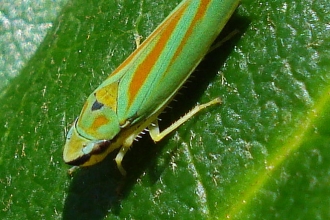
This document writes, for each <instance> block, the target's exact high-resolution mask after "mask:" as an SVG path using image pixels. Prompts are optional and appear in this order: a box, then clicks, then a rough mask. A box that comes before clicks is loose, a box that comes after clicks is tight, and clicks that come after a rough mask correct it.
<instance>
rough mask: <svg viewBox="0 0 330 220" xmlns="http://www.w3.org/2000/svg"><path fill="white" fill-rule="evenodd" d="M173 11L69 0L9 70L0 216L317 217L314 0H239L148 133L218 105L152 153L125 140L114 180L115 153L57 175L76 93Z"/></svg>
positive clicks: (323, 168)
mask: <svg viewBox="0 0 330 220" xmlns="http://www.w3.org/2000/svg"><path fill="white" fill-rule="evenodd" d="M179 2H180V1H179V0H171V1H165V0H160V1H157V2H155V1H153V0H145V1H142V0H140V1H70V2H68V3H67V4H65V5H64V6H63V7H62V8H61V12H60V13H59V16H58V17H57V18H56V21H55V22H54V23H53V24H52V25H51V26H52V28H51V29H50V30H49V31H48V32H47V36H46V37H45V38H44V40H43V41H42V42H41V43H40V45H38V46H37V51H36V53H35V54H34V55H33V56H32V57H31V58H30V59H28V60H27V62H26V64H25V65H24V68H23V69H21V67H20V65H13V66H14V67H13V68H15V71H16V72H19V74H18V75H17V77H16V78H14V79H12V80H8V81H6V82H5V83H4V84H2V80H1V86H2V87H0V89H1V92H0V94H1V96H0V102H1V109H0V125H1V127H0V140H1V148H0V149H1V150H0V168H1V172H0V189H1V192H0V194H1V196H0V217H1V219H73V218H74V219H124V218H126V219H142V218H143V219H226V218H231V219H248V218H250V219H289V218H292V217H294V218H295V219H328V218H330V211H329V207H330V188H329V182H330V154H329V147H330V129H329V124H330V100H329V99H330V96H329V94H330V86H329V85H330V64H329V58H330V52H329V51H330V50H329V49H330V44H329V42H330V26H329V24H330V16H329V13H328V12H329V10H330V6H329V4H328V2H327V1H325V0H321V1H308V0H304V1H279V0H276V1H261V0H259V1H243V2H242V4H241V5H240V7H239V8H238V11H237V13H236V14H235V15H234V16H233V18H232V19H231V20H230V22H229V24H228V25H227V27H226V28H225V31H224V33H223V34H222V35H221V36H220V37H219V40H221V38H223V37H225V36H226V35H227V34H228V33H230V32H231V31H233V30H235V29H238V30H239V31H240V33H239V34H238V35H236V36H234V37H233V38H231V39H230V40H229V41H227V42H226V43H225V45H223V46H222V47H221V48H219V49H216V50H215V51H213V52H212V53H210V54H208V55H207V56H206V58H205V59H204V60H203V62H202V63H201V65H199V67H198V68H197V71H196V73H194V77H193V78H192V79H191V82H189V83H187V84H186V86H187V88H186V89H183V91H182V95H179V96H178V97H177V99H178V102H175V103H173V104H171V107H172V109H168V110H167V113H165V114H162V115H161V117H162V118H163V121H162V125H161V126H162V127H166V126H167V125H169V124H171V123H172V122H173V121H175V120H176V119H178V118H179V117H180V116H181V115H183V114H184V113H186V112H188V111H189V110H190V109H191V108H192V107H193V106H194V105H196V103H204V102H207V101H209V100H211V99H213V98H215V97H218V96H220V97H221V98H222V99H223V104H222V105H221V106H213V107H210V108H208V109H206V110H205V111H203V112H201V113H200V114H198V115H197V116H195V117H193V118H192V119H191V120H189V121H188V122H187V123H185V124H184V125H183V126H181V127H180V128H179V129H178V130H177V131H176V132H174V133H173V134H171V135H169V137H168V138H167V139H166V140H163V141H162V142H160V143H158V144H154V143H153V142H152V141H151V140H150V138H149V137H148V135H145V136H144V137H143V139H141V140H140V141H139V142H135V143H134V146H133V147H132V149H131V150H130V151H129V152H128V153H127V155H126V156H125V158H124V161H123V166H124V167H125V168H126V170H127V172H128V175H127V176H126V177H122V176H121V175H120V173H119V171H118V169H117V168H116V165H115V162H114V161H113V159H114V157H115V155H116V152H114V153H112V154H110V155H109V157H107V158H106V159H105V160H104V161H103V162H101V163H100V164H98V165H95V166H93V167H90V168H86V169H81V170H79V171H77V172H76V173H75V174H74V176H73V177H70V176H68V175H67V169H68V168H69V166H67V165H65V164H64V163H63V161H62V150H63V144H64V141H65V135H66V132H67V129H68V128H69V126H70V124H71V123H72V122H73V121H74V119H75V117H77V116H78V114H79V112H80V109H81V107H82V105H83V103H84V101H85V100H86V97H87V96H88V95H89V93H91V92H92V91H93V89H94V88H96V87H97V86H98V85H99V84H100V83H101V82H102V80H104V79H105V78H106V77H107V76H108V74H110V73H111V72H112V71H113V70H114V69H115V68H116V67H117V66H118V65H119V64H120V63H121V62H122V61H123V60H124V59H125V58H126V57H127V56H128V55H129V54H130V53H131V52H132V51H133V50H134V49H135V42H134V40H135V38H134V35H135V34H139V35H141V36H143V37H144V39H145V37H147V36H148V34H150V32H151V31H152V30H153V29H154V28H155V27H156V26H157V25H158V24H159V23H160V22H161V21H162V20H163V19H164V18H165V17H166V15H168V13H170V11H171V10H172V9H173V8H174V7H175V6H176V5H177V3H179ZM8 10H9V9H8ZM10 10H14V9H10ZM40 10H42V11H44V13H47V12H49V13H51V10H52V9H51V8H50V7H45V8H42V9H40ZM4 11H5V10H2V12H1V13H2V14H1V16H2V17H3V15H4V14H10V13H14V12H10V13H9V11H7V12H4ZM28 11H29V8H26V14H28ZM23 14H24V13H23ZM19 16H23V15H21V14H19V15H17V17H19ZM31 19H32V21H31V22H32V23H33V22H35V23H37V20H36V21H34V20H33V19H34V17H31ZM36 19H37V18H36ZM5 27H6V26H5V25H4V22H2V24H1V31H2V33H3V32H4V30H5ZM31 35H33V33H31ZM26 39H27V40H26ZM26 39H19V43H20V44H21V45H23V44H24V43H28V41H29V40H28V39H29V38H26ZM10 40H12V41H13V42H12V43H13V44H15V43H17V39H13V38H11V39H10V38H8V42H10ZM21 40H22V41H27V42H20V41H21ZM14 41H15V42H14ZM8 42H6V43H4V44H6V45H8V44H9V43H8ZM6 45H5V46H6ZM5 46H3V45H2V46H1V47H2V48H6V49H5V50H2V53H6V54H7V53H15V51H11V50H10V47H5ZM196 46H198V42H197V43H196ZM8 48H9V49H8ZM3 60H5V59H3V58H1V62H2V63H3ZM6 62H7V61H6ZM1 71H2V70H1ZM4 72H5V71H4ZM0 75H1V77H2V76H4V75H6V74H0ZM5 78H6V77H5ZM7 79H8V78H6V80H7ZM328 123H329V124H328Z"/></svg>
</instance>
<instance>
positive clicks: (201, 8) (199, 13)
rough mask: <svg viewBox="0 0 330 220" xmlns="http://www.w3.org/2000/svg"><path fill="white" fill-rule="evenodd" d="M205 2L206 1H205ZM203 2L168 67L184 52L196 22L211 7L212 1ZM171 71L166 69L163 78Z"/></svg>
mask: <svg viewBox="0 0 330 220" xmlns="http://www.w3.org/2000/svg"><path fill="white" fill-rule="evenodd" d="M203 2H204V3H203ZM203 2H201V5H200V6H199V9H198V11H197V13H196V14H195V17H194V19H193V21H192V22H191V24H190V25H189V29H188V30H187V32H186V34H185V35H184V37H183V39H182V42H181V44H180V45H179V47H178V49H177V50H176V51H175V53H174V56H173V58H172V59H171V62H170V64H169V65H168V67H171V66H172V64H173V63H174V62H175V60H176V58H177V57H178V56H179V54H180V53H181V52H182V49H183V47H184V46H185V45H186V43H187V41H188V39H189V36H190V35H191V34H192V32H193V30H194V28H195V27H196V25H195V24H196V23H197V22H198V21H200V20H202V19H203V17H204V15H205V13H206V10H207V8H208V7H209V4H210V2H211V1H203ZM168 72H169V71H165V72H164V75H163V78H164V77H165V76H166V73H168Z"/></svg>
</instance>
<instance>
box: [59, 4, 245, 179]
mask: <svg viewBox="0 0 330 220" xmlns="http://www.w3.org/2000/svg"><path fill="white" fill-rule="evenodd" d="M238 3H239V1H238V0H184V1H182V2H181V3H180V4H179V5H178V6H177V7H176V8H175V9H174V10H173V11H172V12H171V13H170V15H168V17H167V18H166V19H165V20H164V21H163V22H162V23H161V24H160V25H159V26H158V27H157V28H156V30H154V31H153V32H152V33H151V34H150V36H149V37H148V38H147V39H146V40H145V41H144V42H143V43H142V44H141V45H140V46H139V47H138V48H137V49H136V50H135V51H134V52H133V53H132V54H131V55H130V56H129V57H128V58H127V59H126V60H125V61H124V62H123V63H122V64H121V65H120V66H119V67H118V68H117V69H116V70H115V71H114V72H113V73H111V74H110V76H109V77H108V78H107V79H106V80H105V81H104V82H103V83H102V84H101V85H100V86H99V87H98V88H97V89H96V90H95V91H94V92H93V93H92V94H91V95H90V96H89V97H88V99H87V101H86V103H85V105H84V106H83V109H82V111H81V113H80V115H79V117H78V118H77V119H76V121H75V122H74V124H73V126H72V127H71V129H70V130H69V132H68V134H67V139H66V143H65V146H64V152H63V159H64V161H65V162H66V163H67V164H70V165H74V166H90V165H93V164H96V163H98V162H100V161H101V160H103V159H104V158H105V157H106V155H108V154H109V153H110V152H112V151H114V150H115V149H118V148H119V152H118V154H117V156H116V159H115V160H116V163H117V166H118V169H119V171H120V172H121V173H122V174H123V175H125V173H126V171H125V170H124V168H123V167H122V165H121V162H122V160H123V157H124V155H125V154H126V152H127V151H128V149H129V148H130V146H131V145H132V143H133V141H134V139H135V138H136V137H137V136H138V135H139V134H140V133H141V132H142V131H143V130H145V129H146V128H148V129H149V134H150V136H151V138H152V139H153V140H154V141H155V142H157V141H160V140H161V139H163V138H164V137H165V136H166V135H167V134H169V133H170V132H172V131H173V130H175V129H176V128H177V127H179V126H180V125H181V124H182V123H184V122H185V121H187V120H188V119H189V118H190V117H192V116H193V115H194V114H196V113H197V112H199V111H200V110H202V109H204V108H206V107H208V106H210V105H214V104H218V103H220V102H221V101H220V99H219V98H217V99H214V100H212V101H210V102H208V103H206V104H203V105H198V106H196V107H195V108H194V109H192V110H191V111H190V112H189V113H188V114H186V115H185V116H183V117H182V118H181V119H179V120H178V121H177V122H175V123H174V124H172V125H171V126H170V127H168V128H167V129H165V130H163V131H160V130H159V127H158V123H157V118H158V115H159V114H160V113H161V112H162V111H163V110H164V108H165V107H166V106H167V105H168V103H169V102H170V101H171V100H172V99H173V97H174V96H175V94H176V93H177V92H178V90H179V89H180V87H181V86H182V85H183V84H184V83H185V81H186V80H187V79H188V78H189V76H190V74H191V73H192V72H193V70H194V69H195V67H196V66H197V65H198V64H199V62H200V61H201V60H202V58H203V57H204V56H205V54H206V53H207V52H208V50H209V48H210V46H211V44H212V43H213V41H214V40H215V38H216V37H217V36H218V35H219V33H220V31H221V30H222V28H223V27H224V25H225V24H226V23H227V21H228V19H229V18H230V17H231V15H232V14H233V12H234V11H235V9H236V7H237V6H238Z"/></svg>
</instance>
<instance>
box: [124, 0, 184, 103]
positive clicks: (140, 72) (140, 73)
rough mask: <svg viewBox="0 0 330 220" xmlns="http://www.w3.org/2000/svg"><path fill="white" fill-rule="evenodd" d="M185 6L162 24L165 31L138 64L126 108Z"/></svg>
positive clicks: (141, 84)
mask: <svg viewBox="0 0 330 220" xmlns="http://www.w3.org/2000/svg"><path fill="white" fill-rule="evenodd" d="M186 8H187V4H186V5H184V6H183V7H182V8H179V10H178V11H177V13H175V14H173V15H172V16H171V17H172V19H171V20H170V21H169V23H168V24H167V23H164V24H163V26H164V25H167V27H166V29H163V30H162V33H161V34H160V36H159V40H158V43H157V44H156V46H155V47H154V48H153V50H152V51H151V52H150V53H149V54H148V56H147V57H146V58H145V60H144V61H143V62H142V63H140V64H139V66H138V68H137V69H136V72H135V74H134V75H133V78H132V80H131V83H130V86H129V89H128V108H129V107H130V106H131V105H132V103H133V101H134V100H135V99H134V98H135V96H136V95H137V93H138V92H139V91H140V88H141V87H142V86H143V85H144V83H145V81H146V79H147V77H148V74H149V73H150V71H151V69H152V67H153V66H154V64H155V63H156V61H157V60H158V58H159V55H160V54H161V52H162V51H163V50H164V48H165V46H166V44H167V42H168V39H169V38H170V37H171V34H169V33H173V30H174V29H175V28H176V26H177V23H178V22H179V21H180V16H181V15H182V13H183V11H184V10H186Z"/></svg>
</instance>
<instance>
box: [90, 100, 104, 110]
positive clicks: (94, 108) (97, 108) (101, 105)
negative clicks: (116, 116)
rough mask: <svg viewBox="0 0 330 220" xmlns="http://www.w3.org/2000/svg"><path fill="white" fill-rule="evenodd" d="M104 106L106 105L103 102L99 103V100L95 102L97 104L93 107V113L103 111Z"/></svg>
mask: <svg viewBox="0 0 330 220" xmlns="http://www.w3.org/2000/svg"><path fill="white" fill-rule="evenodd" d="M103 106H104V104H102V103H101V102H98V101H97V100H95V102H94V103H93V105H92V111H96V110H99V109H101V108H102V107H103Z"/></svg>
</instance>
